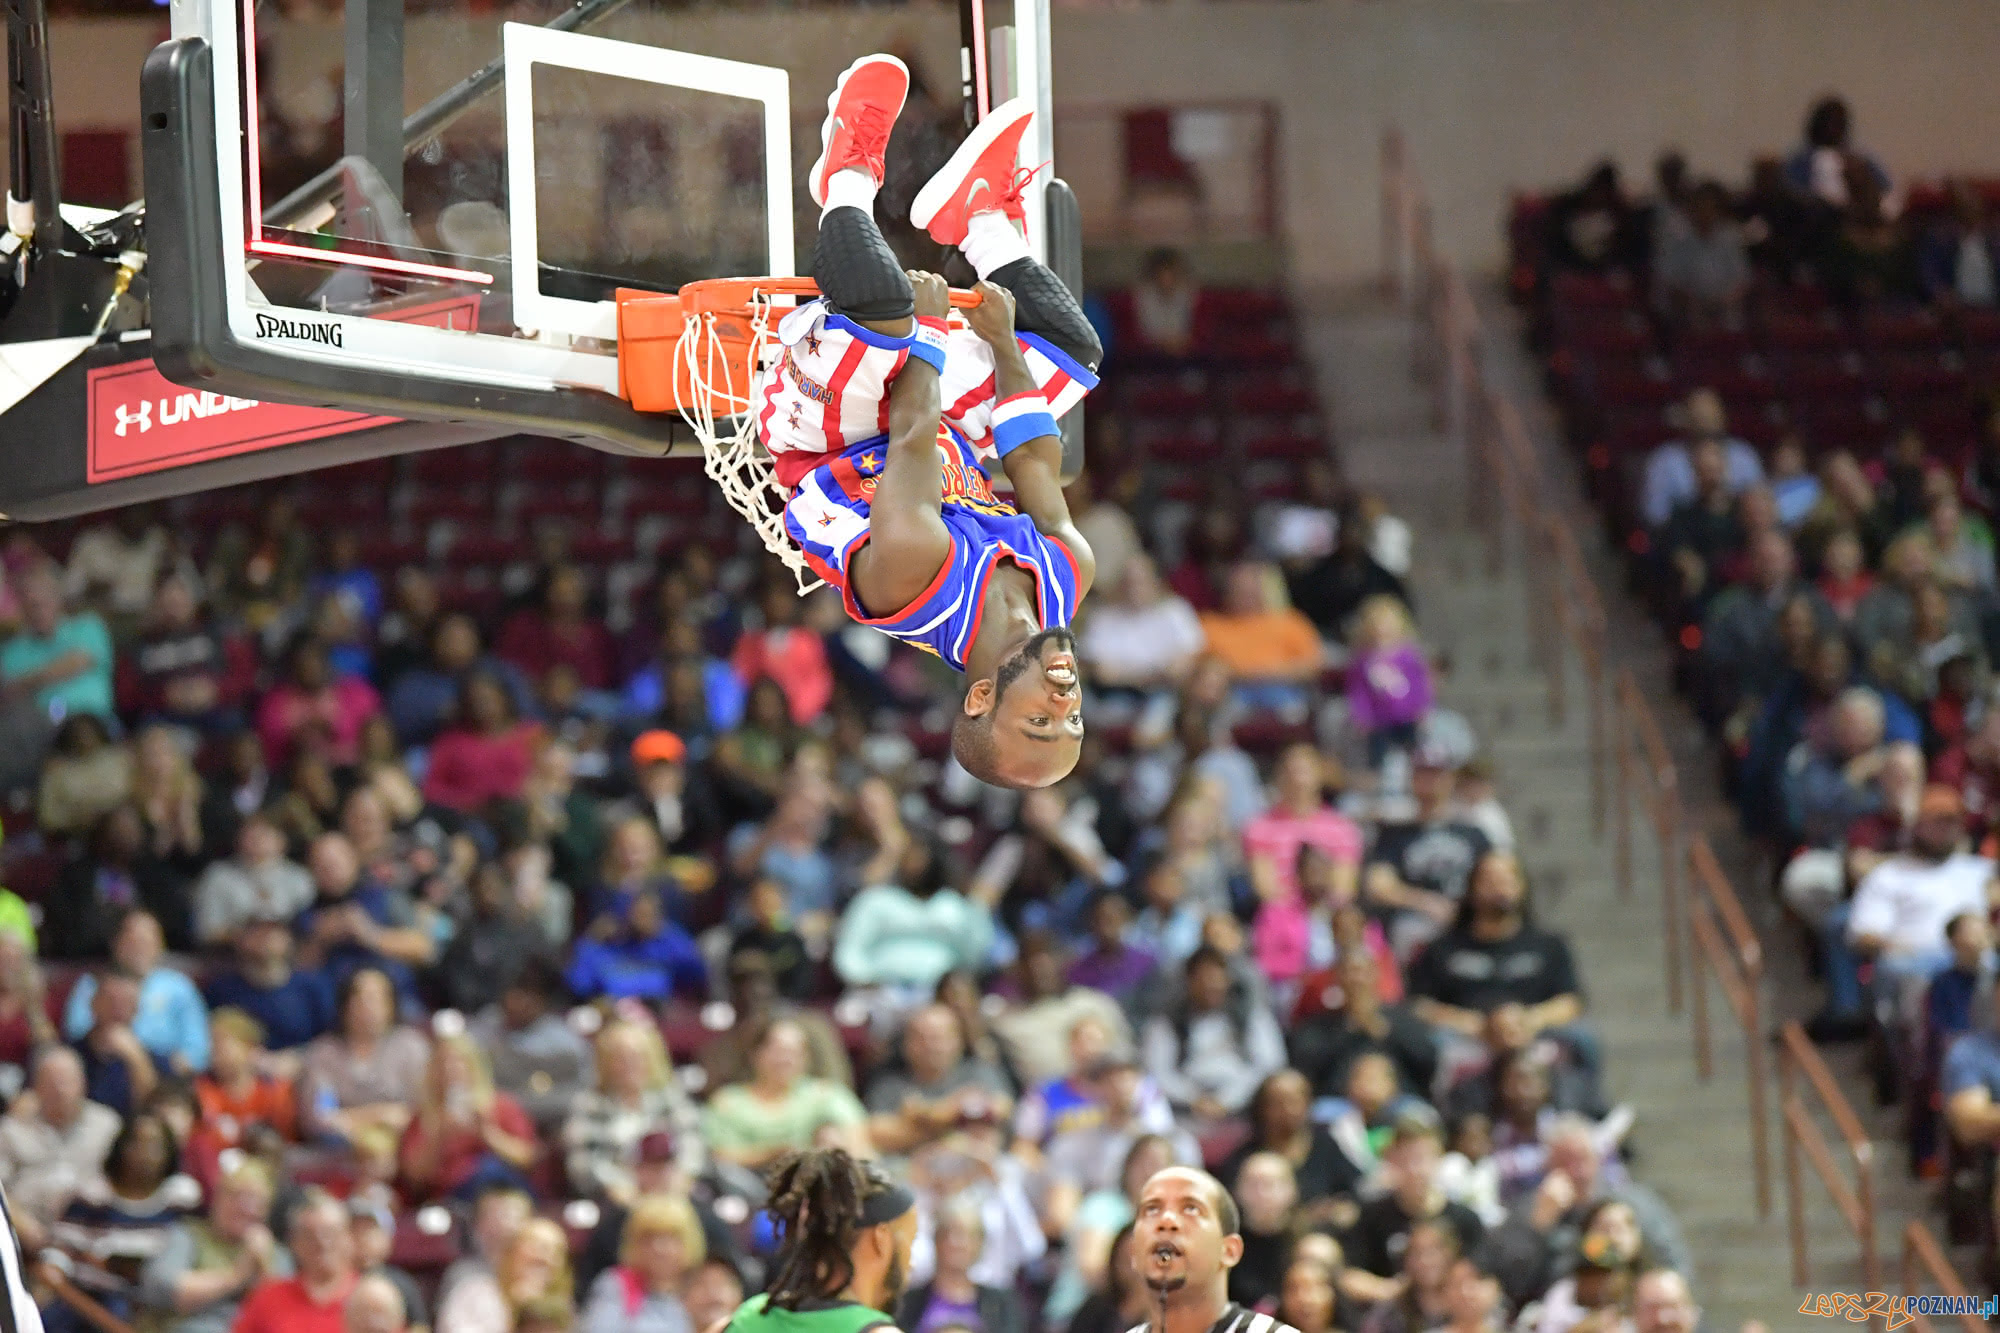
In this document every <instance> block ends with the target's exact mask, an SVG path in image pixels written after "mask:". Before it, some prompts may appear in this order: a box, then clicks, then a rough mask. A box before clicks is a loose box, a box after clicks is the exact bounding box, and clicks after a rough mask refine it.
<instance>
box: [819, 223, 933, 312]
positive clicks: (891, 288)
mask: <svg viewBox="0 0 2000 1333" xmlns="http://www.w3.org/2000/svg"><path fill="white" fill-rule="evenodd" d="M813 280H814V281H815V282H817V283H819V290H820V294H821V295H822V296H824V297H826V300H827V304H828V305H830V306H832V307H833V308H834V309H835V310H837V311H839V312H840V313H841V314H843V315H846V316H847V317H848V318H849V319H858V320H884V319H908V318H909V317H910V316H911V315H913V314H915V313H916V310H917V297H916V293H915V292H914V291H912V290H911V288H910V275H909V274H907V273H905V272H904V271H903V266H902V265H901V264H899V263H897V262H896V255H895V252H894V251H892V250H890V249H889V243H888V242H887V241H885V240H883V239H882V229H881V228H880V227H878V226H876V225H875V219H874V218H873V217H871V216H870V215H869V214H868V213H867V212H866V211H864V210H862V209H859V208H835V209H832V210H830V211H828V213H827V215H826V216H825V217H823V218H821V219H820V221H819V241H818V243H817V244H816V245H815V246H814V247H813Z"/></svg>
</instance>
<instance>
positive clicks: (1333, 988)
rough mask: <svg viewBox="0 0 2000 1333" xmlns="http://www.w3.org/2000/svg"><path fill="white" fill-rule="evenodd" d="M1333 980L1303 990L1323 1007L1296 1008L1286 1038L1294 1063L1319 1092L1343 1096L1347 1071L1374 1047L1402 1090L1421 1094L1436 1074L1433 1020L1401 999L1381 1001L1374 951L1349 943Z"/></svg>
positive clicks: (1303, 999)
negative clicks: (1387, 1062) (1390, 1066)
mask: <svg viewBox="0 0 2000 1333" xmlns="http://www.w3.org/2000/svg"><path fill="white" fill-rule="evenodd" d="M1331 980H1332V984H1331V985H1329V986H1322V987H1320V988H1319V989H1318V991H1317V992H1316V993H1309V994H1304V995H1301V996H1300V1001H1299V1005H1300V1010H1301V1011H1303V1010H1304V1009H1305V1007H1306V1003H1307V1000H1308V998H1310V999H1312V1000H1315V1001H1317V1002H1318V1004H1319V1007H1318V1008H1317V1009H1316V1010H1315V1011H1314V1012H1311V1013H1310V1015H1309V1016H1306V1017H1303V1018H1300V1017H1298V1015H1297V1014H1296V1013H1295V1015H1294V1021H1293V1024H1292V1026H1291V1028H1290V1030H1289V1031H1287V1032H1286V1033H1285V1044H1286V1046H1288V1047H1289V1048H1290V1050H1291V1055H1292V1067H1293V1068H1294V1069H1297V1070H1298V1071H1299V1072H1300V1073H1301V1074H1304V1075H1305V1077H1306V1079H1307V1081H1308V1082H1310V1083H1311V1084H1312V1088H1313V1094H1314V1095H1315V1096H1318V1097H1342V1096H1345V1095H1346V1090H1347V1071H1348V1070H1349V1069H1351V1068H1352V1067H1353V1065H1354V1062H1355V1061H1356V1060H1358V1059H1359V1058H1361V1057H1362V1056H1363V1055H1366V1054H1368V1053H1369V1052H1371V1051H1379V1052H1381V1053H1382V1054H1384V1055H1386V1056H1388V1057H1389V1060H1390V1062H1391V1063H1392V1064H1394V1065H1395V1066H1396V1077H1397V1082H1399V1083H1400V1084H1401V1085H1402V1088H1403V1091H1405V1092H1407V1093H1410V1094H1412V1095H1413V1096H1418V1097H1422V1096H1425V1095H1427V1094H1428V1093H1429V1091H1430V1088H1431V1085H1432V1083H1433V1081H1434V1080H1435V1079H1436V1077H1437V1064H1438V1055H1437V1038H1436V1037H1435V1036H1434V1035H1432V1033H1431V1029H1430V1025H1429V1024H1427V1023H1425V1022H1424V1021H1423V1020H1422V1019H1421V1018H1418V1017H1417V1016H1416V1015H1415V1014H1414V1013H1412V1012H1411V1011H1410V1008H1409V1006H1407V1005H1402V1004H1384V1003H1382V993H1381V990H1380V989H1379V987H1378V985H1377V978H1376V963H1375V955H1374V954H1372V953H1370V952H1368V951H1367V950H1366V949H1350V950H1348V951H1347V952H1346V953H1345V954H1343V955H1342V956H1341V958H1340V961H1339V962H1338V963H1336V964H1335V965H1334V968H1333V977H1332V979H1331Z"/></svg>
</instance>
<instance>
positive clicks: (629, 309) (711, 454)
mask: <svg viewBox="0 0 2000 1333" xmlns="http://www.w3.org/2000/svg"><path fill="white" fill-rule="evenodd" d="M817 295H819V284H817V283H815V282H814V281H813V280H812V279H811V278H710V279H705V280H703V281H701V282H690V283H688V284H687V285H685V286H683V287H682V288H681V289H680V291H679V292H677V293H673V294H670V295H666V294H661V293H658V292H641V291H630V290H625V289H621V290H620V291H619V292H618V392H619V394H620V396H621V397H623V398H625V399H627V400H628V401H630V402H631V404H632V406H633V407H635V408H637V409H638V410H639V411H641V412H678V413H679V414H680V417H681V420H682V421H685V422H686V423H687V426H688V429H689V430H692V431H693V432H694V433H695V437H696V438H697V439H699V440H700V441H701V453H702V465H703V468H704V469H705V470H706V471H707V473H708V475H709V477H710V478H711V479H712V480H713V481H714V482H715V484H716V485H718V486H720V487H721V488H722V497H723V499H725V500H727V501H728V502H729V507H730V508H732V509H734V510H735V511H736V512H737V513H739V514H741V515H742V516H743V517H744V518H745V519H747V520H748V521H749V523H750V526H751V527H752V528H753V529H755V530H756V533H757V536H758V538H759V539H760V540H762V541H763V543H764V549H765V550H767V551H769V552H770V553H771V554H772V555H775V556H777V557H778V559H780V560H782V561H784V562H785V567H786V568H787V569H790V570H791V571H792V576H793V578H795V579H796V580H797V581H798V585H799V594H800V595H801V596H804V595H805V594H806V593H809V592H811V591H812V590H813V589H814V588H817V587H819V586H820V583H821V581H822V580H821V579H820V578H819V577H818V576H817V575H816V574H814V573H813V572H812V570H811V568H810V567H809V566H808V565H807V564H806V561H805V556H804V554H803V553H802V552H801V551H800V550H799V548H798V546H797V545H796V544H794V543H793V541H792V539H791V537H790V536H789V535H787V534H786V532H785V501H786V500H787V499H788V498H789V497H788V496H787V495H786V493H785V489H784V487H782V486H781V485H779V484H778V476H777V470H776V468H775V467H774V466H773V465H772V462H771V456H770V454H769V453H767V452H766V451H765V449H764V446H763V444H762V442H761V441H759V440H758V438H757V419H756V416H755V415H754V414H753V413H752V412H751V410H750V406H751V404H750V398H751V395H752V393H754V392H755V390H756V386H757V383H758V377H759V375H760V374H761V373H762V372H764V371H766V370H768V369H770V368H771V364H772V363H771V359H770V356H771V345H772V341H773V327H772V318H773V317H772V312H773V311H774V310H776V311H779V312H783V311H786V310H789V309H790V308H791V306H792V304H793V303H794V302H795V301H796V300H797V299H798V298H801V297H804V298H810V297H814V296H817ZM780 302H783V304H780ZM951 303H952V305H953V306H954V307H956V308H959V309H963V308H966V307H969V306H974V305H977V304H979V297H978V296H977V295H975V294H974V293H972V292H968V291H961V290H958V289H956V288H954V289H953V291H952V293H951Z"/></svg>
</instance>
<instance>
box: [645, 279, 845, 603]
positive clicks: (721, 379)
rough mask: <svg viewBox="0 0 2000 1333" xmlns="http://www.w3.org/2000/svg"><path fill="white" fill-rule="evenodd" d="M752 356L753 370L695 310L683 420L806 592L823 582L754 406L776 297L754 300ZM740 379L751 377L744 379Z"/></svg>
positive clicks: (687, 339) (728, 495) (713, 473)
mask: <svg viewBox="0 0 2000 1333" xmlns="http://www.w3.org/2000/svg"><path fill="white" fill-rule="evenodd" d="M750 309H751V331H752V336H751V355H750V360H749V365H748V367H747V368H746V367H745V366H744V365H743V364H742V363H741V362H739V361H738V360H737V359H736V358H735V357H734V356H732V355H730V350H729V346H728V344H727V343H725V342H724V340H723V339H722V337H721V336H720V335H719V334H718V333H717V331H716V322H715V316H714V315H703V314H691V315H689V316H688V319H687V329H686V332H685V333H684V334H683V335H682V337H681V340H680V344H679V346H678V348H677V349H676V352H675V357H676V359H677V361H678V364H677V365H676V367H675V374H676V377H677V378H678V377H680V375H681V374H682V372H683V371H684V372H685V380H686V383H687V385H688V393H687V395H686V402H685V403H684V404H683V406H682V407H681V419H682V420H683V421H685V422H687V424H688V429H690V430H692V431H693V432H694V433H695V435H696V436H697V437H698V438H699V439H700V440H701V453H702V464H703V467H704V468H705V469H706V470H707V472H708V475H709V476H710V477H711V478H713V479H714V481H715V484H716V485H718V486H720V487H721V488H722V498H723V499H725V500H727V501H728V502H729V507H730V508H731V509H734V510H735V511H736V512H737V513H739V514H741V515H743V517H744V518H745V519H747V520H749V523H750V526H751V527H752V528H753V529H755V530H756V533H757V536H758V537H759V539H761V540H762V541H763V543H764V549H765V550H767V551H769V552H770V553H771V554H772V555H775V556H777V557H778V559H780V560H782V561H784V562H785V567H786V568H787V569H789V570H791V571H792V577H793V578H794V579H795V580H797V582H798V585H799V595H800V596H801V597H803V596H804V595H805V594H807V593H809V592H811V591H812V590H813V589H815V588H817V587H819V586H820V584H821V583H822V582H823V580H821V579H820V578H819V576H818V575H816V574H814V573H813V572H812V569H811V568H810V567H809V566H808V565H807V564H806V559H805V555H804V553H803V552H801V551H800V550H799V548H798V546H797V544H796V543H794V542H793V541H792V539H791V536H790V534H788V533H787V532H786V531H785V499H786V496H785V491H784V488H783V487H782V486H780V485H779V484H778V474H777V470H776V469H775V468H774V467H773V466H772V465H771V455H770V454H768V453H766V452H765V450H764V446H763V443H762V442H761V441H759V440H758V438H757V419H756V417H755V416H754V415H753V414H752V413H751V411H750V399H751V395H752V393H753V392H754V390H755V388H756V383H757V379H758V372H759V371H760V370H762V369H765V368H766V361H767V359H768V358H769V356H770V353H771V345H772V340H771V330H770V324H771V311H772V305H771V302H770V301H769V300H764V299H757V300H753V301H752V302H751V306H750ZM738 380H741V381H743V382H742V383H741V384H739V383H737V381H738Z"/></svg>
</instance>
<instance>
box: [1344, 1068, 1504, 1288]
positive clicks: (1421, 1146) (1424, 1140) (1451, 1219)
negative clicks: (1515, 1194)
mask: <svg viewBox="0 0 2000 1333" xmlns="http://www.w3.org/2000/svg"><path fill="white" fill-rule="evenodd" d="M1443 1156H1444V1127H1443V1124H1442V1122H1440V1121H1439V1119H1438V1114H1437V1112H1436V1111H1433V1110H1432V1109H1431V1108H1430V1107H1428V1106H1423V1105H1412V1106H1411V1107H1410V1108H1409V1109H1408V1110H1406V1111H1404V1112H1403V1113H1402V1114H1401V1115H1399V1116H1397V1117H1396V1123H1395V1127H1394V1128H1393V1129H1392V1130H1391V1131H1390V1138H1389V1146H1388V1148H1387V1149H1385V1150H1384V1151H1383V1154H1382V1160H1383V1163H1384V1165H1386V1166H1387V1167H1388V1174H1389V1192H1388V1193H1387V1194H1384V1195H1382V1196H1381V1197H1380V1198H1377V1199H1372V1200H1370V1201H1369V1202H1368V1203H1366V1204H1363V1205H1362V1208H1361V1216H1359V1217H1358V1218H1356V1219H1355V1221H1354V1229H1353V1230H1352V1231H1351V1232H1349V1233H1348V1236H1347V1263H1348V1267H1347V1272H1346V1273H1345V1274H1343V1275H1342V1277H1341V1287H1340V1289H1341V1291H1342V1293H1343V1294H1345V1295H1346V1296H1347V1297H1348V1298H1349V1299H1351V1300H1356V1301H1379V1300H1389V1299H1393V1298H1394V1297H1395V1295H1396V1294H1397V1292H1398V1291H1399V1290H1400V1286H1401V1284H1400V1283H1399V1282H1397V1281H1396V1275H1397V1274H1398V1273H1400V1272H1401V1271H1402V1268H1403V1251H1404V1250H1405V1249H1407V1248H1408V1247H1409V1243H1410V1228H1411V1227H1413V1226H1415V1225H1416V1224H1417V1223H1418V1222H1422V1221H1426V1220H1428V1219H1430V1218H1442V1219H1443V1220H1444V1221H1445V1222H1447V1223H1449V1224H1450V1226H1451V1229H1452V1230H1453V1231H1454V1232H1456V1233H1457V1234H1458V1247H1459V1252H1460V1253H1462V1254H1469V1253H1471V1252H1472V1250H1473V1247H1475V1246H1476V1245H1478V1244H1479V1241H1480V1239H1481V1237H1483V1236H1484V1235H1485V1234H1486V1226H1485V1224H1484V1223H1483V1222H1481V1221H1480V1220H1479V1214H1477V1213H1475V1212H1473V1211H1472V1210H1471V1209H1470V1208H1467V1207H1466V1206H1465V1205H1464V1204H1461V1203H1453V1202H1452V1201H1451V1200H1449V1199H1447V1198H1445V1195H1444V1190H1443V1188H1442V1187H1440V1186H1439V1184H1438V1179H1437V1176H1438V1163H1439V1161H1440V1160H1441V1159H1442V1158H1443Z"/></svg>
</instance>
